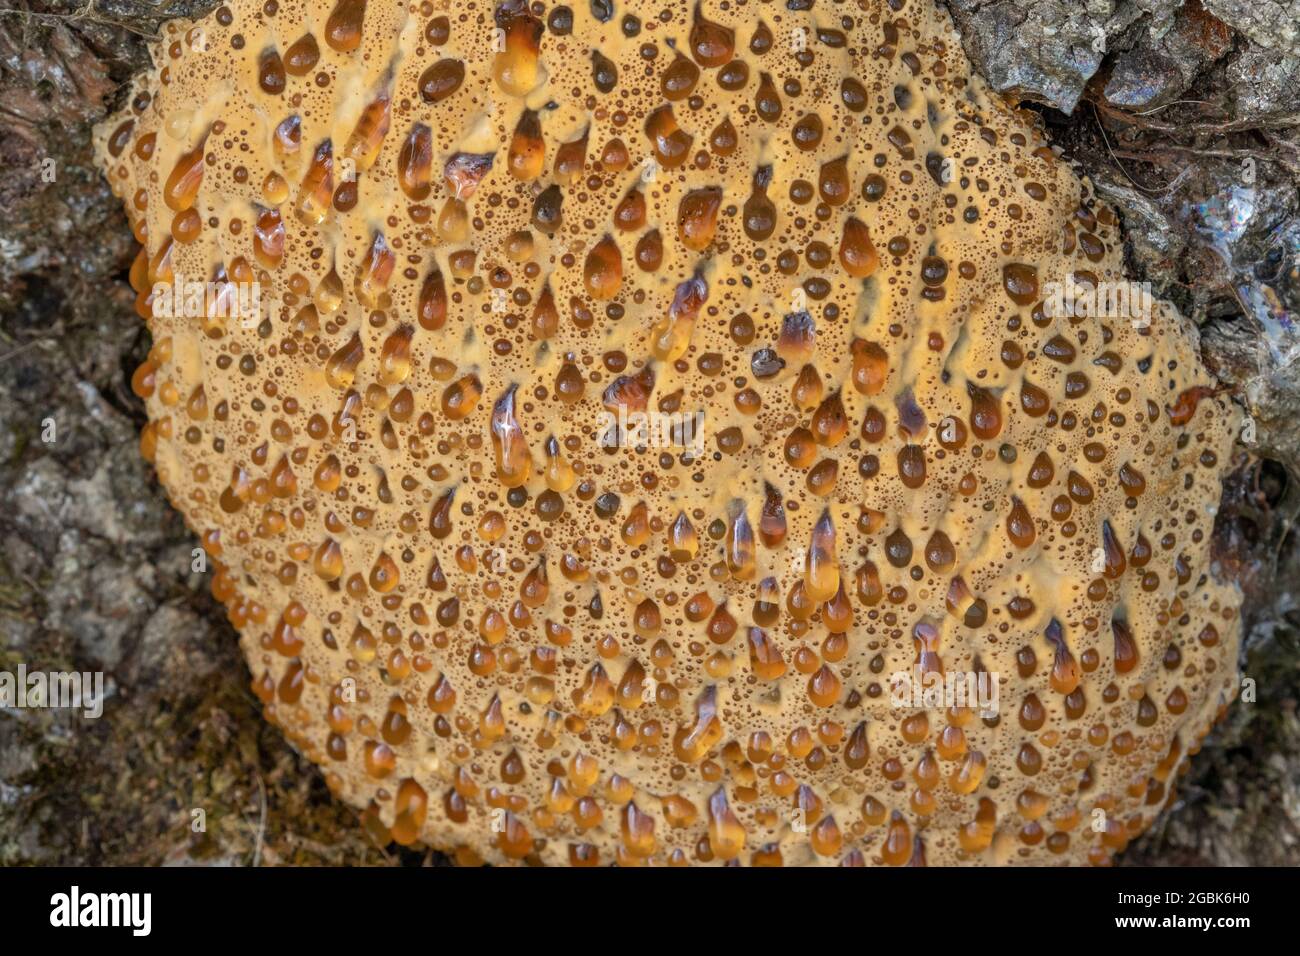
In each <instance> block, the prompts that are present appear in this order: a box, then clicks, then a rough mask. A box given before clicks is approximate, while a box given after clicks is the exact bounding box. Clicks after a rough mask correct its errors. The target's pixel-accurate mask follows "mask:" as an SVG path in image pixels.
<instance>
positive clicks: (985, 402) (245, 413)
mask: <svg viewBox="0 0 1300 956" xmlns="http://www.w3.org/2000/svg"><path fill="white" fill-rule="evenodd" d="M153 55H154V61H155V68H154V69H153V70H152V71H149V72H147V73H145V74H144V75H142V76H140V77H138V78H137V80H136V81H135V85H134V88H133V90H132V92H131V95H130V96H129V98H128V100H127V101H126V106H125V107H124V109H123V110H122V112H121V113H120V114H118V115H117V116H115V117H113V118H112V119H110V120H109V121H107V122H106V123H105V124H104V125H103V126H101V128H100V129H99V130H98V132H97V150H98V155H99V157H100V160H101V162H102V165H103V168H104V170H105V171H106V174H107V176H108V179H109V181H110V183H111V184H112V187H113V189H114V190H115V191H116V193H117V195H118V196H120V197H121V199H122V200H123V202H124V204H125V206H126V209H127V212H128V214H129V217H130V220H131V224H132V226H133V228H134V231H135V234H136V236H137V238H138V239H139V241H140V243H141V245H142V249H141V251H140V255H139V258H138V259H137V261H136V263H135V265H134V266H133V268H132V270H131V281H132V283H133V285H134V287H135V289H136V290H137V292H138V299H137V309H138V311H139V313H140V315H141V316H142V317H143V318H144V319H146V320H147V322H148V324H149V328H150V330H151V332H152V333H153V342H154V344H153V347H152V350H151V351H150V353H149V356H148V359H147V361H146V362H145V363H144V364H143V365H142V366H141V367H140V369H139V370H138V372H137V373H136V375H135V377H134V380H133V384H134V388H135V390H136V392H137V394H139V395H140V396H141V397H142V398H143V399H144V401H145V404H146V406H147V409H148V414H149V422H148V425H147V426H146V427H145V429H144V433H143V435H142V437H141V448H142V450H143V452H144V454H145V456H146V457H147V458H149V459H150V460H151V461H152V462H153V463H154V465H155V467H156V469H157V473H158V476H159V479H160V480H161V482H162V484H163V486H164V487H165V488H166V490H167V492H168V494H169V495H170V497H171V500H172V501H173V502H174V504H175V505H176V507H177V508H178V509H179V510H180V511H181V512H182V513H183V514H184V515H185V517H186V519H187V520H188V522H189V524H190V525H191V527H192V528H193V529H194V531H195V532H196V533H197V534H198V535H199V536H200V537H201V541H202V544H203V547H204V548H205V549H206V550H207V553H208V555H209V556H210V558H211V559H212V561H213V563H214V566H215V573H214V576H213V582H212V589H213V592H214V594H215V595H216V597H217V598H218V599H219V600H220V601H221V602H223V603H224V605H225V607H226V609H227V611H228V614H229V616H230V619H231V621H232V622H233V623H234V625H235V626H236V627H237V628H238V630H239V632H240V634H241V642H242V646H243V649H244V652H245V654H246V656H247V659H248V662H249V666H250V668H251V671H252V675H253V688H254V690H255V692H256V693H257V695H258V696H259V697H260V698H261V700H262V702H263V704H264V709H265V713H266V716H267V718H268V719H269V720H271V721H274V722H275V723H276V724H277V725H279V726H280V727H282V728H283V730H284V733H285V734H286V735H287V736H288V737H289V738H290V739H291V740H292V741H293V742H294V743H295V745H296V746H297V747H299V748H300V749H301V751H302V752H303V753H304V754H305V755H307V756H308V757H309V758H310V759H312V760H313V761H315V762H316V763H318V764H319V765H320V766H321V768H322V770H323V772H324V775H325V779H326V781H327V782H328V784H329V787H330V789H331V790H332V791H333V792H334V793H335V794H337V795H338V796H339V797H341V798H342V799H344V800H346V801H348V802H350V803H352V804H354V805H356V806H357V807H358V808H361V809H362V811H363V818H364V820H365V822H366V825H367V826H368V827H369V828H371V829H372V830H373V831H374V833H375V834H376V835H377V836H378V837H379V838H380V839H383V840H388V839H392V840H396V841H398V842H399V843H415V842H419V843H424V844H427V845H432V846H436V847H440V848H444V849H447V850H449V851H451V852H453V853H455V854H456V855H457V857H458V859H460V860H462V861H464V862H472V861H489V862H509V861H521V860H523V861H530V862H541V863H547V864H565V863H572V864H578V865H593V864H610V863H619V864H638V863H657V864H668V865H681V864H694V863H742V864H755V865H779V864H785V865H806V864H814V863H817V864H849V865H862V864H871V865H903V864H914V865H915V864H923V863H929V864H952V863H970V864H993V863H1038V864H1041V863H1076V864H1077V863H1092V864H1103V863H1106V862H1108V861H1109V860H1110V858H1111V857H1112V855H1113V854H1114V853H1115V852H1116V851H1118V850H1120V849H1122V848H1123V847H1124V846H1125V844H1126V843H1127V842H1128V841H1130V840H1131V839H1132V838H1133V837H1134V836H1135V835H1137V834H1138V833H1140V832H1141V831H1142V830H1143V828H1144V827H1145V826H1147V825H1148V824H1149V823H1150V822H1151V821H1152V820H1153V819H1154V817H1155V815H1156V814H1157V813H1158V812H1159V810H1160V809H1161V807H1162V805H1163V804H1164V803H1165V802H1166V801H1167V800H1168V799H1169V797H1170V795H1171V794H1172V792H1173V788H1174V784H1175V782H1176V780H1177V777H1178V774H1179V773H1180V771H1182V770H1183V768H1184V765H1185V762H1186V761H1187V760H1188V758H1189V757H1190V755H1191V754H1193V753H1194V752H1195V751H1196V749H1197V747H1198V742H1199V740H1200V739H1201V738H1202V737H1203V736H1204V734H1205V733H1206V732H1207V731H1208V729H1209V728H1210V726H1211V725H1212V723H1213V722H1214V720H1215V718H1216V716H1217V715H1218V714H1220V713H1222V712H1223V710H1224V709H1225V708H1226V706H1227V705H1228V703H1229V702H1230V701H1231V700H1232V699H1233V697H1234V696H1235V694H1236V685H1237V680H1238V678H1237V649H1238V644H1239V631H1240V625H1239V620H1238V611H1239V603H1240V598H1239V596H1238V592H1237V591H1236V590H1235V588H1233V587H1231V586H1229V585H1227V584H1224V583H1221V582H1220V581H1218V580H1217V579H1216V577H1215V575H1214V570H1213V568H1212V565H1211V553H1210V539H1211V530H1212V524H1213V516H1214V513H1215V509H1216V506H1217V503H1218V501H1219V496H1220V493H1221V480H1222V476H1223V474H1224V472H1225V470H1226V469H1227V467H1228V459H1229V453H1230V448H1231V440H1232V439H1231V436H1232V433H1233V427H1234V421H1235V419H1234V412H1233V410H1232V406H1231V405H1230V404H1229V403H1228V402H1227V401H1226V400H1225V399H1224V398H1223V397H1221V396H1220V395H1218V394H1217V393H1216V392H1215V390H1214V388H1213V382H1212V380H1211V378H1210V377H1209V375H1208V374H1207V372H1206V370H1205V369H1204V367H1203V366H1202V364H1201V363H1200V360H1199V358H1198V355H1197V351H1196V347H1195V332H1194V330H1193V329H1190V328H1189V327H1188V326H1187V325H1186V323H1184V321H1183V320H1182V319H1181V318H1180V317H1179V316H1178V314H1177V313H1176V312H1175V311H1174V310H1173V309H1172V307H1170V306H1167V305H1166V304H1164V303H1161V302H1159V301H1150V300H1149V299H1142V297H1140V296H1139V297H1135V298H1134V299H1132V300H1127V301H1126V302H1124V303H1120V305H1121V306H1124V307H1122V308H1116V307H1115V305H1116V302H1115V301H1114V300H1115V299H1116V296H1113V295H1108V294H1107V293H1108V290H1113V289H1116V288H1122V287H1123V285H1124V283H1125V276H1124V274H1123V269H1122V254H1121V243H1120V236H1119V232H1118V223H1117V219H1116V216H1115V214H1114V213H1113V212H1112V211H1111V210H1110V209H1108V208H1107V207H1106V206H1105V205H1104V204H1102V203H1101V202H1099V201H1098V200H1097V199H1096V197H1095V196H1094V195H1092V193H1091V192H1090V190H1089V188H1088V186H1087V184H1086V183H1083V182H1081V181H1080V180H1079V179H1078V178H1076V176H1075V175H1074V174H1073V173H1072V172H1071V170H1070V169H1069V168H1068V166H1067V165H1066V164H1064V163H1062V162H1061V161H1060V160H1059V159H1058V158H1057V156H1056V155H1055V154H1054V153H1053V152H1052V150H1051V149H1050V148H1049V147H1048V145H1047V144H1046V143H1045V141H1044V140H1043V138H1042V135H1041V134H1040V133H1039V132H1038V131H1037V130H1036V129H1035V128H1034V127H1033V125H1032V124H1031V123H1030V122H1029V121H1028V120H1027V119H1026V118H1025V117H1023V116H1021V115H1020V114H1018V113H1016V112H1015V111H1014V110H1012V109H1010V108H1009V107H1008V106H1007V105H1006V104H1004V103H1002V102H1001V101H999V100H998V99H997V98H996V97H995V96H993V95H992V94H991V93H990V92H989V90H988V88H987V86H986V85H985V84H984V83H983V82H982V81H981V80H980V79H979V78H978V77H977V76H975V75H973V74H972V71H971V68H970V65H969V63H968V61H967V59H966V57H965V55H964V54H963V52H962V49H961V46H960V43H959V42H958V38H957V36H956V34H955V33H954V31H953V29H952V26H951V24H950V22H949V20H948V19H947V15H946V13H944V12H943V11H941V10H939V9H936V8H935V7H934V6H933V5H932V4H931V2H930V0H857V2H839V3H835V2H830V0H816V2H813V0H806V2H800V3H789V4H784V3H782V4H778V3H772V2H760V0H735V2H732V3H722V2H718V0H706V2H703V3H696V2H687V0H621V2H619V3H617V4H611V3H599V4H587V3H575V4H573V5H572V6H565V5H559V4H553V3H547V2H535V3H531V4H530V3H525V2H524V0H504V2H499V0H466V2H457V3H456V4H454V5H450V6H449V5H447V4H445V3H437V2H411V3H397V4H394V3H380V2H377V0H371V2H369V3H367V2H366V0H256V2H254V0H229V2H228V3H226V5H224V6H221V7H219V8H218V9H217V10H216V11H215V12H214V13H212V14H211V15H210V16H208V17H207V18H205V19H204V20H202V21H200V22H196V23H187V22H180V21H173V22H171V23H169V24H168V25H167V26H166V27H165V29H164V32H163V36H162V38H161V40H159V41H158V42H157V44H156V45H155V47H154V50H153ZM1059 289H1066V290H1067V294H1066V295H1065V296H1064V297H1063V296H1061V295H1059V294H1056V290H1059ZM1071 290H1072V291H1071ZM1120 298H1123V297H1120ZM1134 302H1140V303H1144V306H1143V308H1142V309H1135V308H1134V307H1133V305H1134ZM1089 303H1091V304H1090V305H1089Z"/></svg>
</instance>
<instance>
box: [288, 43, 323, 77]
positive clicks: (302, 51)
mask: <svg viewBox="0 0 1300 956" xmlns="http://www.w3.org/2000/svg"><path fill="white" fill-rule="evenodd" d="M319 61H320V47H319V46H317V45H316V38H315V37H314V36H312V35H311V34H310V33H304V34H303V35H302V36H300V37H299V38H298V39H297V40H295V41H294V42H293V43H292V44H290V46H289V49H287V50H285V51H284V68H285V70H286V71H287V72H288V73H289V75H290V76H306V75H307V74H308V73H310V72H311V71H312V68H313V67H314V66H315V65H316V64H317V63H318V62H319Z"/></svg>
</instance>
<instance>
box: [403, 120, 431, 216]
mask: <svg viewBox="0 0 1300 956" xmlns="http://www.w3.org/2000/svg"><path fill="white" fill-rule="evenodd" d="M397 183H398V185H399V186H401V187H402V192H404V193H406V195H407V197H408V198H410V199H413V200H415V201H416V202H423V201H424V200H426V199H428V198H429V192H430V189H431V186H432V183H433V131H432V130H431V129H429V127H427V126H425V125H424V124H423V123H416V124H415V125H414V126H412V127H411V132H410V133H409V134H407V137H406V141H405V142H403V143H402V149H401V151H400V152H399V153H398V154H397Z"/></svg>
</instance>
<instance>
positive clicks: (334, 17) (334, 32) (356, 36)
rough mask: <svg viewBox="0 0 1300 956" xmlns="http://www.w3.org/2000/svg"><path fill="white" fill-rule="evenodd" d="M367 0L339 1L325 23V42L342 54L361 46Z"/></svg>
mask: <svg viewBox="0 0 1300 956" xmlns="http://www.w3.org/2000/svg"><path fill="white" fill-rule="evenodd" d="M365 15H366V0H338V3H336V4H335V5H334V10H333V12H332V13H331V14H330V15H329V19H328V20H326V21H325V42H326V43H328V44H329V45H330V46H331V47H333V48H334V49H335V50H338V51H339V52H340V53H351V52H352V51H353V50H355V49H356V48H357V47H359V46H360V45H361V25H362V21H363V20H364V19H365Z"/></svg>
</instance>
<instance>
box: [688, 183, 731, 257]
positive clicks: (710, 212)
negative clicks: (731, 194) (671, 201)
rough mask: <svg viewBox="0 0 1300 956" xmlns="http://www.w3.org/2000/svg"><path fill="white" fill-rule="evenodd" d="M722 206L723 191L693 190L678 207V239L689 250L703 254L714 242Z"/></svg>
mask: <svg viewBox="0 0 1300 956" xmlns="http://www.w3.org/2000/svg"><path fill="white" fill-rule="evenodd" d="M721 206H722V189H721V188H720V187H718V186H706V187H704V188H702V189H692V190H691V191H690V192H688V193H687V194H686V195H685V196H683V197H682V201H681V203H680V204H679V205H678V207H677V238H678V239H680V240H681V242H682V245H684V246H685V247H686V248H687V249H692V250H694V251H696V252H703V251H704V250H705V249H707V248H708V247H709V243H711V242H712V241H713V234H714V232H715V231H716V229H717V223H718V209H719V208H720V207H721Z"/></svg>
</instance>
